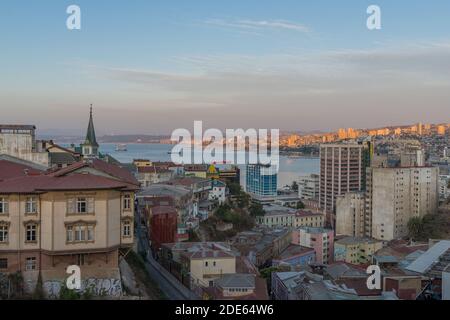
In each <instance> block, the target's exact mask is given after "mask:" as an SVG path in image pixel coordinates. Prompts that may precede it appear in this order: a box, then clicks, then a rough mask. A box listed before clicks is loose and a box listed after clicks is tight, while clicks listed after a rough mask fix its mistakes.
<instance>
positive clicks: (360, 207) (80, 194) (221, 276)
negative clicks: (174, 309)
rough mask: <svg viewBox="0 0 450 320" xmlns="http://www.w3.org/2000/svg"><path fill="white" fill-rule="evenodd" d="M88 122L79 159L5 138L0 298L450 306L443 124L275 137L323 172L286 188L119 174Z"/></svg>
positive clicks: (218, 175) (10, 133)
mask: <svg viewBox="0 0 450 320" xmlns="http://www.w3.org/2000/svg"><path fill="white" fill-rule="evenodd" d="M87 124H88V125H87V130H86V136H85V139H84V141H83V142H82V143H81V144H79V145H76V144H70V145H62V144H58V143H56V142H55V141H56V137H55V139H53V140H51V139H47V140H42V139H38V134H39V131H38V128H36V127H35V126H34V125H8V124H2V125H0V299H29V298H30V299H31V298H33V299H107V300H110V299H121V300H139V299H146V300H160V299H164V300H196V299H202V300H448V299H450V124H422V123H418V124H413V125H410V126H399V127H386V128H379V129H352V128H349V129H340V130H339V131H338V132H334V133H324V134H306V135H300V134H296V133H292V134H284V135H282V136H281V141H280V150H281V154H283V155H285V156H286V157H288V158H289V159H297V158H302V157H305V158H311V157H313V158H314V157H317V158H318V163H319V172H318V173H316V174H309V175H301V174H300V173H299V174H298V176H296V177H295V178H294V181H293V182H292V184H291V185H282V184H280V183H279V180H278V174H279V172H278V170H277V169H275V168H273V167H271V166H267V165H260V164H247V165H246V166H244V167H245V168H242V167H241V166H234V165H220V166H219V165H217V164H215V163H205V164H195V165H193V164H176V163H173V162H170V161H160V160H157V159H147V158H143V157H136V158H135V159H134V160H133V161H132V162H130V163H124V162H121V161H119V160H117V159H116V158H115V157H113V156H112V155H110V154H107V153H104V152H103V151H102V147H101V145H100V144H99V142H98V141H97V137H96V132H95V128H94V116H93V112H92V107H91V111H90V114H89V120H88V122H87ZM117 150H118V151H121V152H127V146H126V144H120V145H118V146H117ZM70 265H77V266H79V267H80V270H81V288H80V289H78V290H72V289H70V288H68V287H67V285H66V279H67V277H68V274H67V272H66V269H67V267H68V266H70ZM372 265H375V266H378V267H379V269H380V270H381V276H380V277H381V279H380V284H379V287H377V288H371V287H369V286H368V284H367V283H368V273H367V268H368V267H369V266H372Z"/></svg>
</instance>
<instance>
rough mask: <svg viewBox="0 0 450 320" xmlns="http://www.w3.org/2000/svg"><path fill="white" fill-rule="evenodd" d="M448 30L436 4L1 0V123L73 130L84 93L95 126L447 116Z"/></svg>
mask: <svg viewBox="0 0 450 320" xmlns="http://www.w3.org/2000/svg"><path fill="white" fill-rule="evenodd" d="M70 4H77V5H79V6H80V7H81V12H82V16H81V21H82V29H81V30H80V31H69V30H67V29H66V25H65V21H66V18H67V16H68V15H67V14H66V12H65V11H66V8H67V6H68V5H70ZM370 4H377V5H379V6H380V7H381V10H382V30H379V31H369V30H368V29H367V28H366V19H367V14H366V9H367V7H368V5H370ZM449 31H450V2H449V1H445V0H441V1H419V0H409V1H406V0H397V1H365V0H359V1H357V0H353V1H351V0H345V1H331V0H329V1H324V0H321V1H299V0H292V1H276V0H272V1H264V0H246V1H238V0H227V1H225V0H223V1H206V0H205V1H200V0H199V1H195V0H191V1H181V0H180V1H139V0H135V1H103V0H96V1H86V0H84V1H75V0H73V1H60V0H58V1H57V0H47V1H24V0H14V1H12V0H8V1H6V0H5V1H1V2H0V44H1V46H0V70H1V76H0V103H1V112H2V117H1V119H2V120H1V121H0V122H2V123H30V124H36V125H38V127H39V128H40V129H41V130H43V131H52V130H53V129H62V132H68V133H69V132H77V131H78V130H80V128H84V126H85V122H86V118H87V115H88V105H89V104H90V103H93V104H94V108H95V110H94V112H95V121H96V126H97V128H98V129H97V130H99V131H100V133H126V132H128V133H135V132H141V133H158V132H162V133H169V132H171V130H172V129H174V128H177V127H186V128H191V127H192V122H193V120H204V121H205V122H206V124H205V125H206V126H208V127H219V128H225V127H228V128H232V127H236V126H239V127H246V128H248V127H254V128H280V129H290V130H293V129H297V130H315V129H317V130H327V129H330V130H331V129H336V128H339V127H350V126H352V127H368V126H374V127H375V126H382V125H389V124H402V123H412V122H416V121H422V122H448V121H449V120H450V112H449V111H448V110H449V103H450V90H449V89H450V37H449ZM55 121H58V123H55Z"/></svg>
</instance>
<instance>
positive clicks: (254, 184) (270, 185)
mask: <svg viewBox="0 0 450 320" xmlns="http://www.w3.org/2000/svg"><path fill="white" fill-rule="evenodd" d="M246 171H247V172H246V191H247V192H248V193H252V194H254V195H257V196H260V197H271V196H276V195H277V173H278V170H277V167H276V166H270V165H261V164H248V165H247V170H246Z"/></svg>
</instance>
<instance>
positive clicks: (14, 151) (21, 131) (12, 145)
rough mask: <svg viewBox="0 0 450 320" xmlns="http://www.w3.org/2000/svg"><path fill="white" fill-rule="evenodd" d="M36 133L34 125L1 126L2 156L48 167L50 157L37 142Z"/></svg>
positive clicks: (0, 151)
mask: <svg viewBox="0 0 450 320" xmlns="http://www.w3.org/2000/svg"><path fill="white" fill-rule="evenodd" d="M35 132H36V127H35V126H33V125H0V155H1V154H6V155H9V156H12V157H16V158H19V159H22V160H26V161H30V162H33V163H36V164H38V165H41V166H43V167H48V166H49V155H48V153H47V152H46V150H45V149H43V148H42V144H41V143H40V142H39V141H37V140H36V133H35Z"/></svg>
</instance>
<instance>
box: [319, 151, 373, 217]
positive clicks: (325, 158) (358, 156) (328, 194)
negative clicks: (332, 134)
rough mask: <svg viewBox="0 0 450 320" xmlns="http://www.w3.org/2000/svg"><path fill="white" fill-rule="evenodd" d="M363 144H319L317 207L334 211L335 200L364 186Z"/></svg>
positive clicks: (364, 154) (364, 162)
mask: <svg viewBox="0 0 450 320" xmlns="http://www.w3.org/2000/svg"><path fill="white" fill-rule="evenodd" d="M366 151H367V149H366V145H364V144H357V143H351V144H350V143H348V144H347V143H342V144H323V145H321V146H320V191H319V203H320V208H321V209H322V210H324V211H326V212H327V213H334V211H335V207H336V199H337V197H338V196H342V195H344V194H345V193H348V192H357V191H362V190H364V189H365V168H366V166H367V165H368V163H367V161H366Z"/></svg>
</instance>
